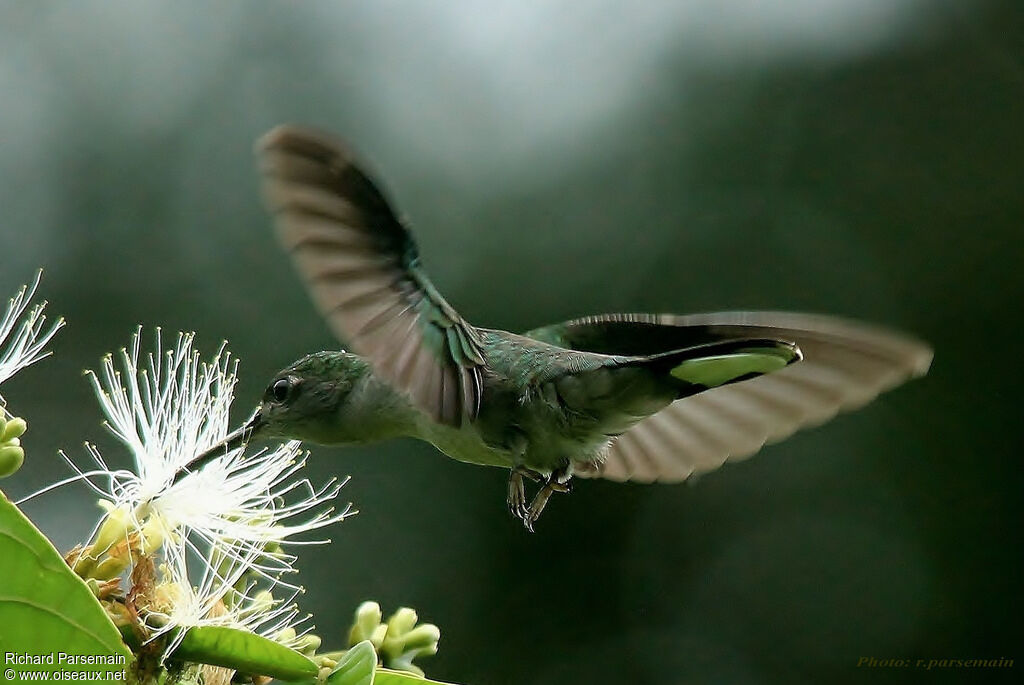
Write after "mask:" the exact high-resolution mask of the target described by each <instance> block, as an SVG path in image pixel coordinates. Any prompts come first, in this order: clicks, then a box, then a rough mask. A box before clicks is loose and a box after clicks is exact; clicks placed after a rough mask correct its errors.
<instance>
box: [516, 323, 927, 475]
mask: <svg viewBox="0 0 1024 685" xmlns="http://www.w3.org/2000/svg"><path fill="white" fill-rule="evenodd" d="M528 335H531V336H533V335H536V336H538V337H539V338H541V339H545V338H546V339H548V340H549V341H550V340H556V339H557V340H560V341H561V342H562V344H565V345H567V346H571V347H573V346H574V347H577V348H579V349H590V348H604V347H607V346H609V345H611V346H614V347H616V348H617V349H622V348H625V349H623V352H621V353H623V354H635V353H637V352H638V351H644V352H645V353H653V351H656V350H657V349H658V348H662V347H668V348H671V347H673V346H676V345H678V344H679V343H680V341H688V342H690V343H692V342H693V341H709V340H716V339H729V338H746V337H759V338H778V339H781V340H788V341H791V342H794V343H796V344H797V345H798V346H799V348H800V350H801V352H802V353H803V357H804V358H803V360H802V361H800V362H797V363H795V364H792V365H790V366H786V367H785V368H783V369H780V370H778V371H775V372H773V373H769V374H767V375H764V376H759V377H757V378H753V379H750V380H745V381H742V382H739V383H735V384H732V385H727V386H723V387H718V388H713V389H711V390H707V391H705V392H702V393H700V394H697V395H693V396H691V397H687V398H684V399H681V400H677V401H676V402H673V403H672V404H670V405H669V406H668V407H666V408H665V409H663V410H661V411H660V412H658V413H657V414H655V415H654V416H651V417H648V418H646V419H644V420H642V421H641V422H639V423H638V424H636V425H635V426H634V427H632V428H631V429H629V430H628V431H626V432H625V433H624V434H623V435H622V436H620V437H619V438H618V439H617V440H616V441H615V442H614V443H613V444H612V445H611V447H610V449H609V452H608V455H607V459H606V460H605V462H604V464H603V465H602V466H600V467H599V468H597V469H595V470H593V471H590V472H586V471H584V472H580V473H579V474H578V475H580V476H584V477H594V478H607V479H609V480H616V481H639V482H646V483H650V482H655V481H658V482H668V483H671V482H678V481H681V480H685V479H686V478H687V477H688V476H690V475H691V474H693V473H699V472H704V471H710V470H713V469H716V468H718V467H719V466H721V465H722V464H723V463H724V462H725V461H726V460H727V459H741V458H743V457H747V456H750V455H752V454H754V453H755V452H757V451H758V450H760V449H761V447H762V446H764V445H765V444H766V443H770V442H776V441H778V440H782V439H783V438H786V437H788V436H789V435H791V434H792V433H794V432H796V431H797V430H799V429H800V428H806V427H809V426H814V425H818V424H820V423H823V422H825V421H827V420H828V419H830V418H832V417H833V416H835V415H836V414H837V413H838V412H840V411H846V410H850V409H856V408H858V407H861V406H863V405H865V404H867V403H868V402H870V401H871V400H872V399H874V398H875V397H876V396H878V394H879V393H881V392H883V391H885V390H888V389H890V388H892V387H894V386H896V385H899V384H900V383H902V382H903V381H905V380H907V379H909V378H914V377H917V376H922V375H924V374H925V373H927V371H928V367H929V365H930V363H931V359H932V351H931V349H930V348H929V347H928V346H927V345H925V344H924V343H922V342H920V341H918V340H915V339H913V338H910V337H908V336H905V335H901V334H899V333H895V332H892V331H888V330H884V329H881V328H876V327H874V326H870V325H867V324H862V323H858V322H854V321H848V320H844V319H840V318H836V317H830V316H819V315H810V314H791V313H786V312H725V313H718V314H695V315H691V316H673V315H645V314H625V315H623V314H613V315H608V316H598V317H588V318H585V319H578V320H576V321H570V322H567V323H565V324H558V325H556V326H550V327H547V328H545V329H539V330H538V331H534V332H531V333H530V334H528ZM593 351H599V350H597V349H594V350H593Z"/></svg>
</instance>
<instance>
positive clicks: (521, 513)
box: [506, 469, 528, 520]
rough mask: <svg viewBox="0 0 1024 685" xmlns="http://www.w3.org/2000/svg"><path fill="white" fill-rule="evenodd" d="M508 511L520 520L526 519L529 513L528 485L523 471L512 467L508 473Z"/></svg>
mask: <svg viewBox="0 0 1024 685" xmlns="http://www.w3.org/2000/svg"><path fill="white" fill-rule="evenodd" d="M506 502H507V503H508V511H509V513H510V514H512V515H513V516H514V517H516V518H517V519H519V520H524V519H525V518H526V515H527V513H528V510H527V508H526V485H525V484H524V483H523V472H522V471H521V470H520V469H512V471H511V472H510V473H509V475H508V498H507V499H506Z"/></svg>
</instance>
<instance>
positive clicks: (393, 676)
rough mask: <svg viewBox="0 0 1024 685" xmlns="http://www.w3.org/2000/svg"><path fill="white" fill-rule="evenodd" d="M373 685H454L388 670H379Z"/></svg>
mask: <svg viewBox="0 0 1024 685" xmlns="http://www.w3.org/2000/svg"><path fill="white" fill-rule="evenodd" d="M373 685H452V683H445V682H442V681H440V680H431V679H430V678H421V677H420V676H418V675H416V674H414V673H407V672H405V671H392V670H389V669H387V668H378V669H377V674H376V676H375V677H374V680H373Z"/></svg>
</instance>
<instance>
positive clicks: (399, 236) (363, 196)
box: [190, 126, 932, 531]
mask: <svg viewBox="0 0 1024 685" xmlns="http://www.w3.org/2000/svg"><path fill="white" fill-rule="evenodd" d="M256 149H257V156H258V158H259V166H260V169H261V171H262V174H263V181H264V184H263V185H264V193H265V196H266V200H267V203H268V205H269V208H270V210H271V212H272V213H273V215H274V218H275V223H276V228H277V234H278V237H279V238H280V241H281V243H282V244H283V246H284V248H285V249H286V250H287V251H288V253H289V254H290V255H291V257H292V259H293V260H294V263H295V265H296V267H297V269H298V272H299V274H300V275H301V276H302V278H303V280H304V281H305V284H306V287H307V288H308V289H309V292H310V294H311V295H312V298H313V300H314V302H315V303H316V305H317V307H318V308H319V310H320V312H321V314H323V316H324V317H325V318H326V319H327V322H328V324H329V326H330V327H331V329H332V330H333V332H334V333H335V334H336V335H337V336H338V337H339V338H340V339H342V340H344V341H347V343H348V345H350V346H351V349H352V350H353V351H352V352H347V351H344V350H338V351H328V352H317V353H315V354H311V355H309V356H306V357H304V358H302V359H300V360H298V361H296V362H295V363H293V364H292V365H290V366H288V367H287V368H285V369H283V370H281V371H280V372H279V373H278V374H277V375H276V376H275V377H274V378H273V380H272V381H271V382H270V384H269V386H268V387H267V389H266V392H265V394H264V395H263V399H262V401H261V402H260V404H259V405H258V407H257V409H256V411H255V412H254V413H253V415H252V417H251V418H250V419H249V420H248V421H247V422H246V423H245V424H244V425H243V426H242V427H241V428H239V429H238V430H236V431H234V432H233V433H231V434H230V435H228V436H227V438H226V439H225V440H224V441H223V442H221V443H220V444H218V445H216V446H214V447H213V448H211V449H210V450H208V451H207V452H205V453H204V454H203V455H200V456H199V457H198V458H197V459H196V460H195V461H193V463H192V464H191V465H190V468H193V469H194V468H198V467H200V466H201V465H202V464H203V463H205V462H206V461H208V460H209V459H211V458H213V457H214V456H216V455H217V454H219V453H222V452H223V451H224V450H226V449H231V448H234V447H237V446H239V445H241V444H244V443H246V442H248V441H250V440H257V439H268V438H288V439H298V440H303V441H308V442H313V443H317V444H323V445H352V444H365V443H371V442H377V441H380V440H385V439H388V438H395V437H400V436H411V437H414V438H419V439H421V440H425V441H427V442H429V443H431V444H433V445H434V446H435V447H437V449H439V450H440V451H441V452H443V453H445V454H446V455H448V456H449V457H452V458H454V459H457V460H459V461H463V462H467V463H471V464H481V465H488V466H498V467H501V468H506V469H508V470H509V474H510V475H509V481H508V496H507V503H508V507H509V509H510V511H511V512H512V514H513V515H514V516H516V517H517V518H519V519H520V520H521V521H522V522H523V524H524V525H525V526H526V528H528V529H529V530H531V531H532V530H533V525H534V523H535V522H536V521H537V518H538V517H539V516H540V514H541V512H542V511H543V509H544V506H545V504H546V503H547V501H548V499H549V498H550V496H551V495H552V494H553V493H555V492H568V491H569V489H570V485H571V480H572V478H573V477H574V476H579V477H582V478H605V479H608V480H613V481H637V482H644V483H650V482H655V481H658V482H668V483H671V482H679V481H682V480H685V479H686V478H687V477H689V476H690V475H692V474H694V473H699V472H704V471H710V470H712V469H716V468H718V467H719V466H721V465H722V463H723V462H725V461H726V460H727V459H740V458H743V457H747V456H749V455H751V454H753V453H755V452H757V451H758V450H759V449H760V448H761V447H762V446H763V445H765V444H766V443H769V442H773V441H777V440H781V439H783V438H785V437H787V436H789V435H790V434H792V433H793V432H794V431H796V430H798V429H799V428H803V427H807V426H812V425H816V424H819V423H822V422H824V421H826V420H827V419H829V418H831V417H832V416H834V415H835V414H836V413H838V412H839V411H843V410H848V409H853V408H856V407H860V406H862V405H864V404H866V403H867V402H869V401H870V400H871V399H873V398H874V397H875V396H877V395H878V394H879V393H880V392H882V391H884V390H886V389H889V388H891V387H893V386H895V385H898V384H899V383H901V382H902V381H904V380H907V379H909V378H912V377H915V376H921V375H923V374H924V373H926V372H927V370H928V367H929V364H930V363H931V358H932V352H931V349H930V348H929V347H928V346H927V345H925V344H924V343H922V342H920V341H917V340H915V339H913V338H911V337H908V336H905V335H902V334H898V333H895V332H892V331H888V330H884V329H882V328H877V327H874V326H869V325H866V324H862V323H857V322H854V321H849V320H844V319H840V318H835V317H830V316H821V315H807V314H793V313H785V312H725V313H716V314H692V315H686V316H676V315H671V314H606V315H600V316H588V317H585V318H580V319H575V320H572V321H567V322H564V323H558V324H554V325H551V326H545V327H542V328H536V329H534V330H531V331H527V332H525V333H521V334H516V333H509V332H506V331H501V330H494V329H488V328H479V327H476V326H473V325H472V324H470V323H468V322H467V321H466V320H465V319H463V318H462V317H461V316H460V315H459V314H458V312H456V311H455V309H454V308H453V307H452V306H451V305H450V304H448V302H447V301H446V300H445V299H444V298H443V297H442V296H441V294H440V293H439V292H438V291H437V289H436V288H435V287H434V285H433V284H432V283H431V282H430V280H429V279H428V278H427V275H426V273H425V272H424V270H423V267H422V265H421V263H420V259H419V255H418V252H417V248H416V244H415V242H414V241H413V238H412V236H411V235H410V233H409V231H408V230H407V229H406V227H405V226H404V225H403V223H402V222H401V221H400V220H399V219H398V217H397V216H396V215H395V213H394V212H393V211H392V209H391V206H390V205H389V203H388V201H387V200H386V199H385V197H384V195H383V194H382V193H381V191H380V190H379V189H378V187H377V185H376V184H375V183H374V182H373V181H372V180H371V179H370V176H369V175H367V173H366V172H364V171H363V170H362V166H361V165H360V164H359V163H358V162H357V161H356V158H355V156H354V155H353V154H352V153H351V152H350V151H349V150H348V148H347V147H346V146H345V145H343V144H342V143H340V142H339V141H336V140H333V139H332V138H330V137H329V136H327V135H324V134H321V133H318V132H313V131H309V130H306V129H302V128H298V127H294V126H281V127H278V128H275V129H274V130H272V131H270V132H269V133H267V134H266V135H265V136H264V137H263V138H262V139H261V140H260V141H259V142H258V143H257V146H256ZM524 479H530V480H533V481H536V482H538V483H539V484H540V485H539V489H538V491H537V492H536V494H535V496H534V497H533V498H532V501H530V503H529V504H528V503H527V502H528V499H527V495H526V488H525V483H524Z"/></svg>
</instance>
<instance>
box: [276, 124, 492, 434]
mask: <svg viewBox="0 0 1024 685" xmlns="http://www.w3.org/2000/svg"><path fill="white" fill-rule="evenodd" d="M256 150H257V155H258V156H259V163H260V170H261V171H262V173H263V179H264V184H263V185H264V193H265V195H266V199H267V204H268V205H269V207H270V210H271V211H272V212H273V214H274V218H275V220H276V226H277V234H278V237H279V238H280V240H281V243H282V244H283V245H284V247H285V249H286V250H287V251H288V252H289V254H291V256H292V259H293V261H294V263H295V265H296V267H297V269H298V271H299V274H300V275H301V276H302V278H303V280H304V281H305V284H306V287H307V288H308V290H309V292H310V294H311V296H312V298H313V300H314V302H315V303H316V305H317V307H318V309H319V310H320V313H321V314H323V316H324V317H325V318H326V319H327V322H328V324H329V325H330V327H331V329H332V330H333V331H334V333H335V335H337V336H338V337H339V338H341V339H343V340H345V341H347V343H348V345H350V346H351V348H352V349H353V350H354V351H355V352H357V353H358V354H361V355H363V356H364V357H366V358H367V359H369V361H370V363H372V364H373V367H374V371H375V372H376V373H377V375H379V376H380V377H381V378H383V379H385V380H386V381H388V382H389V383H391V384H393V385H394V386H395V387H397V388H400V389H401V390H403V391H406V392H408V393H409V394H410V395H411V396H412V399H413V401H414V402H415V403H416V405H417V406H418V407H420V408H421V409H423V410H424V411H426V412H427V413H428V414H430V415H431V416H432V417H433V418H434V420H436V421H440V422H443V423H447V424H450V425H456V426H457V425H460V424H461V423H462V421H463V420H466V419H468V420H472V419H473V418H475V417H476V414H477V412H478V410H479V407H480V395H481V392H482V390H481V367H482V365H483V356H482V353H481V349H480V340H479V334H478V333H477V331H476V329H474V328H473V327H472V326H470V325H469V324H468V323H466V322H465V321H463V319H462V317H460V316H459V315H458V313H457V312H456V311H455V310H454V309H452V307H451V305H449V304H448V303H447V302H445V300H444V298H443V297H441V295H440V294H439V293H438V292H437V290H436V289H435V288H434V286H433V284H431V282H430V281H429V280H428V279H427V277H426V275H425V274H424V273H423V271H422V269H421V267H420V262H419V255H418V252H417V249H416V244H415V242H414V241H413V239H412V236H411V235H410V234H409V232H408V231H407V230H406V229H405V227H404V226H403V225H402V223H401V222H400V221H399V220H398V219H397V218H396V217H395V215H394V213H393V212H392V211H391V208H390V207H389V205H388V202H387V200H386V199H385V198H384V196H383V194H381V192H380V191H379V190H378V189H377V187H376V186H375V185H374V183H373V182H372V181H371V180H370V178H369V177H368V176H367V175H366V174H365V173H364V172H363V171H361V170H360V168H359V166H358V165H357V163H356V161H355V160H354V158H353V155H352V154H351V153H350V152H349V151H348V150H347V149H346V148H345V147H344V145H342V144H341V143H339V142H337V141H334V140H332V139H330V138H329V137H327V136H325V135H322V134H320V133H315V132H312V131H308V130H304V129H300V128H296V127H292V126H280V127H278V128H275V129H274V130H272V131H270V132H269V133H267V134H266V135H265V136H264V137H263V138H262V139H261V140H260V141H259V142H258V143H257V145H256Z"/></svg>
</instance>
